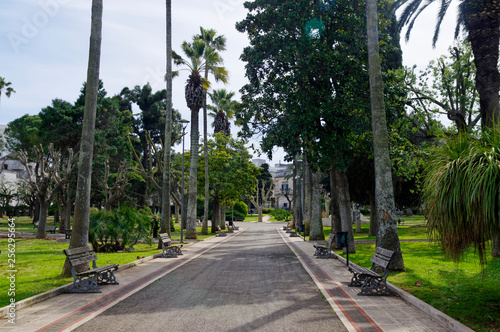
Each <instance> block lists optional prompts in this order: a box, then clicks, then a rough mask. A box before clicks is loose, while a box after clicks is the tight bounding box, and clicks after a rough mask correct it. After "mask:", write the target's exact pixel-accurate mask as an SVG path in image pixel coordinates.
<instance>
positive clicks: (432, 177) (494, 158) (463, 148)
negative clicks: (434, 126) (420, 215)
mask: <svg viewBox="0 0 500 332" xmlns="http://www.w3.org/2000/svg"><path fill="white" fill-rule="evenodd" d="M427 165H428V167H427V169H426V170H425V174H426V178H425V181H424V189H423V202H424V205H425V207H426V210H427V215H428V218H429V221H428V230H429V233H430V234H431V235H432V237H434V238H437V239H438V240H439V242H440V243H441V246H442V248H443V251H444V252H445V253H446V254H447V255H449V256H451V257H452V258H453V259H454V260H455V261H458V260H460V258H462V257H463V255H464V253H465V252H466V250H467V249H468V248H470V247H474V248H475V249H476V250H477V251H478V254H479V259H480V261H481V263H482V264H484V262H485V259H486V257H487V252H486V246H487V243H488V241H490V240H492V239H495V238H498V236H500V130H499V129H498V128H497V129H496V130H485V131H484V132H483V133H482V136H481V137H475V136H473V135H465V134H461V135H459V136H457V137H454V138H447V139H444V140H443V144H442V145H441V146H439V147H438V148H436V149H435V150H434V151H433V152H432V154H431V155H430V161H429V162H428V163H427Z"/></svg>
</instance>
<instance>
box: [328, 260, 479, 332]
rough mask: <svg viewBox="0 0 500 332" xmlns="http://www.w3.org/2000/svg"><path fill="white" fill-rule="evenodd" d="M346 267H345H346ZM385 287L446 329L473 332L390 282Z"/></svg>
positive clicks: (344, 261) (456, 331) (457, 331)
mask: <svg viewBox="0 0 500 332" xmlns="http://www.w3.org/2000/svg"><path fill="white" fill-rule="evenodd" d="M331 253H332V254H333V255H335V258H336V259H338V260H339V261H341V262H343V263H344V264H346V263H347V260H346V259H345V258H344V257H342V256H340V255H338V254H337V253H335V252H333V251H332V252H331ZM349 264H352V265H355V266H358V265H356V264H354V263H353V262H351V261H349ZM346 267H347V266H346ZM387 286H388V287H389V289H390V290H392V291H393V292H394V293H397V294H398V296H399V297H400V298H402V299H403V300H405V301H406V302H408V303H410V304H411V305H412V306H414V307H416V308H418V309H420V310H421V311H423V312H425V313H426V314H428V315H429V316H431V317H432V318H434V319H435V320H437V321H438V322H440V323H441V324H443V325H444V326H445V327H446V328H449V329H451V330H452V331H455V332H474V330H472V329H471V328H469V327H467V326H465V325H464V324H462V323H460V322H459V321H457V320H455V319H453V318H451V317H450V316H448V315H446V314H445V313H443V312H441V311H439V310H438V309H436V308H434V307H433V306H431V305H430V304H428V303H426V302H424V301H422V300H420V299H418V298H416V297H415V296H413V295H411V294H410V293H408V292H406V291H404V290H402V289H401V288H399V287H397V286H394V285H393V284H391V283H390V282H387Z"/></svg>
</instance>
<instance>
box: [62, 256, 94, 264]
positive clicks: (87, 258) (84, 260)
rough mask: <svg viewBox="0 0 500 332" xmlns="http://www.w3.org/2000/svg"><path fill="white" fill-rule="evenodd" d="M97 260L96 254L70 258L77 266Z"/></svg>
mask: <svg viewBox="0 0 500 332" xmlns="http://www.w3.org/2000/svg"><path fill="white" fill-rule="evenodd" d="M96 260H97V256H96V255H92V256H85V257H78V258H72V257H71V258H69V261H70V262H71V265H73V266H76V265H82V264H87V263H90V262H93V261H96Z"/></svg>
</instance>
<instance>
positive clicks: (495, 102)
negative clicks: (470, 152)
mask: <svg viewBox="0 0 500 332" xmlns="http://www.w3.org/2000/svg"><path fill="white" fill-rule="evenodd" d="M493 12H497V10H494V11H493ZM497 16H498V15H491V16H490V15H486V14H484V15H483V14H478V15H474V16H467V15H466V19H465V26H466V27H467V30H468V31H469V41H470V43H471V47H472V52H473V53H474V64H475V65H476V88H477V92H478V94H479V105H480V108H481V124H482V127H483V128H491V127H493V125H494V124H495V123H498V121H499V118H500V108H499V98H498V91H499V90H500V73H499V71H498V47H499V39H500V30H499V24H500V20H499V19H498V17H497Z"/></svg>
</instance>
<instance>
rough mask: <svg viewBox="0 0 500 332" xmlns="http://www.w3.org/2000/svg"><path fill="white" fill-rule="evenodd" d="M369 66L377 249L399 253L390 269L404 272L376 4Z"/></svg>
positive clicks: (369, 4) (371, 6)
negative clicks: (390, 156)
mask: <svg viewBox="0 0 500 332" xmlns="http://www.w3.org/2000/svg"><path fill="white" fill-rule="evenodd" d="M366 18H367V24H366V25H367V36H368V64H369V71H370V96H371V98H370V99H371V109H372V132H373V154H374V159H375V199H376V203H375V204H376V209H377V219H378V231H377V247H382V248H385V249H389V250H393V251H395V253H394V256H393V259H392V260H391V265H390V266H389V268H390V269H393V270H403V269H404V262H403V256H402V254H401V246H400V243H399V236H398V228H397V225H396V207H395V205H394V191H393V187H392V172H391V160H390V158H389V135H388V133H387V120H386V114H385V102H384V82H383V81H382V70H381V65H380V54H379V39H378V18H377V2H376V0H367V1H366Z"/></svg>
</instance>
